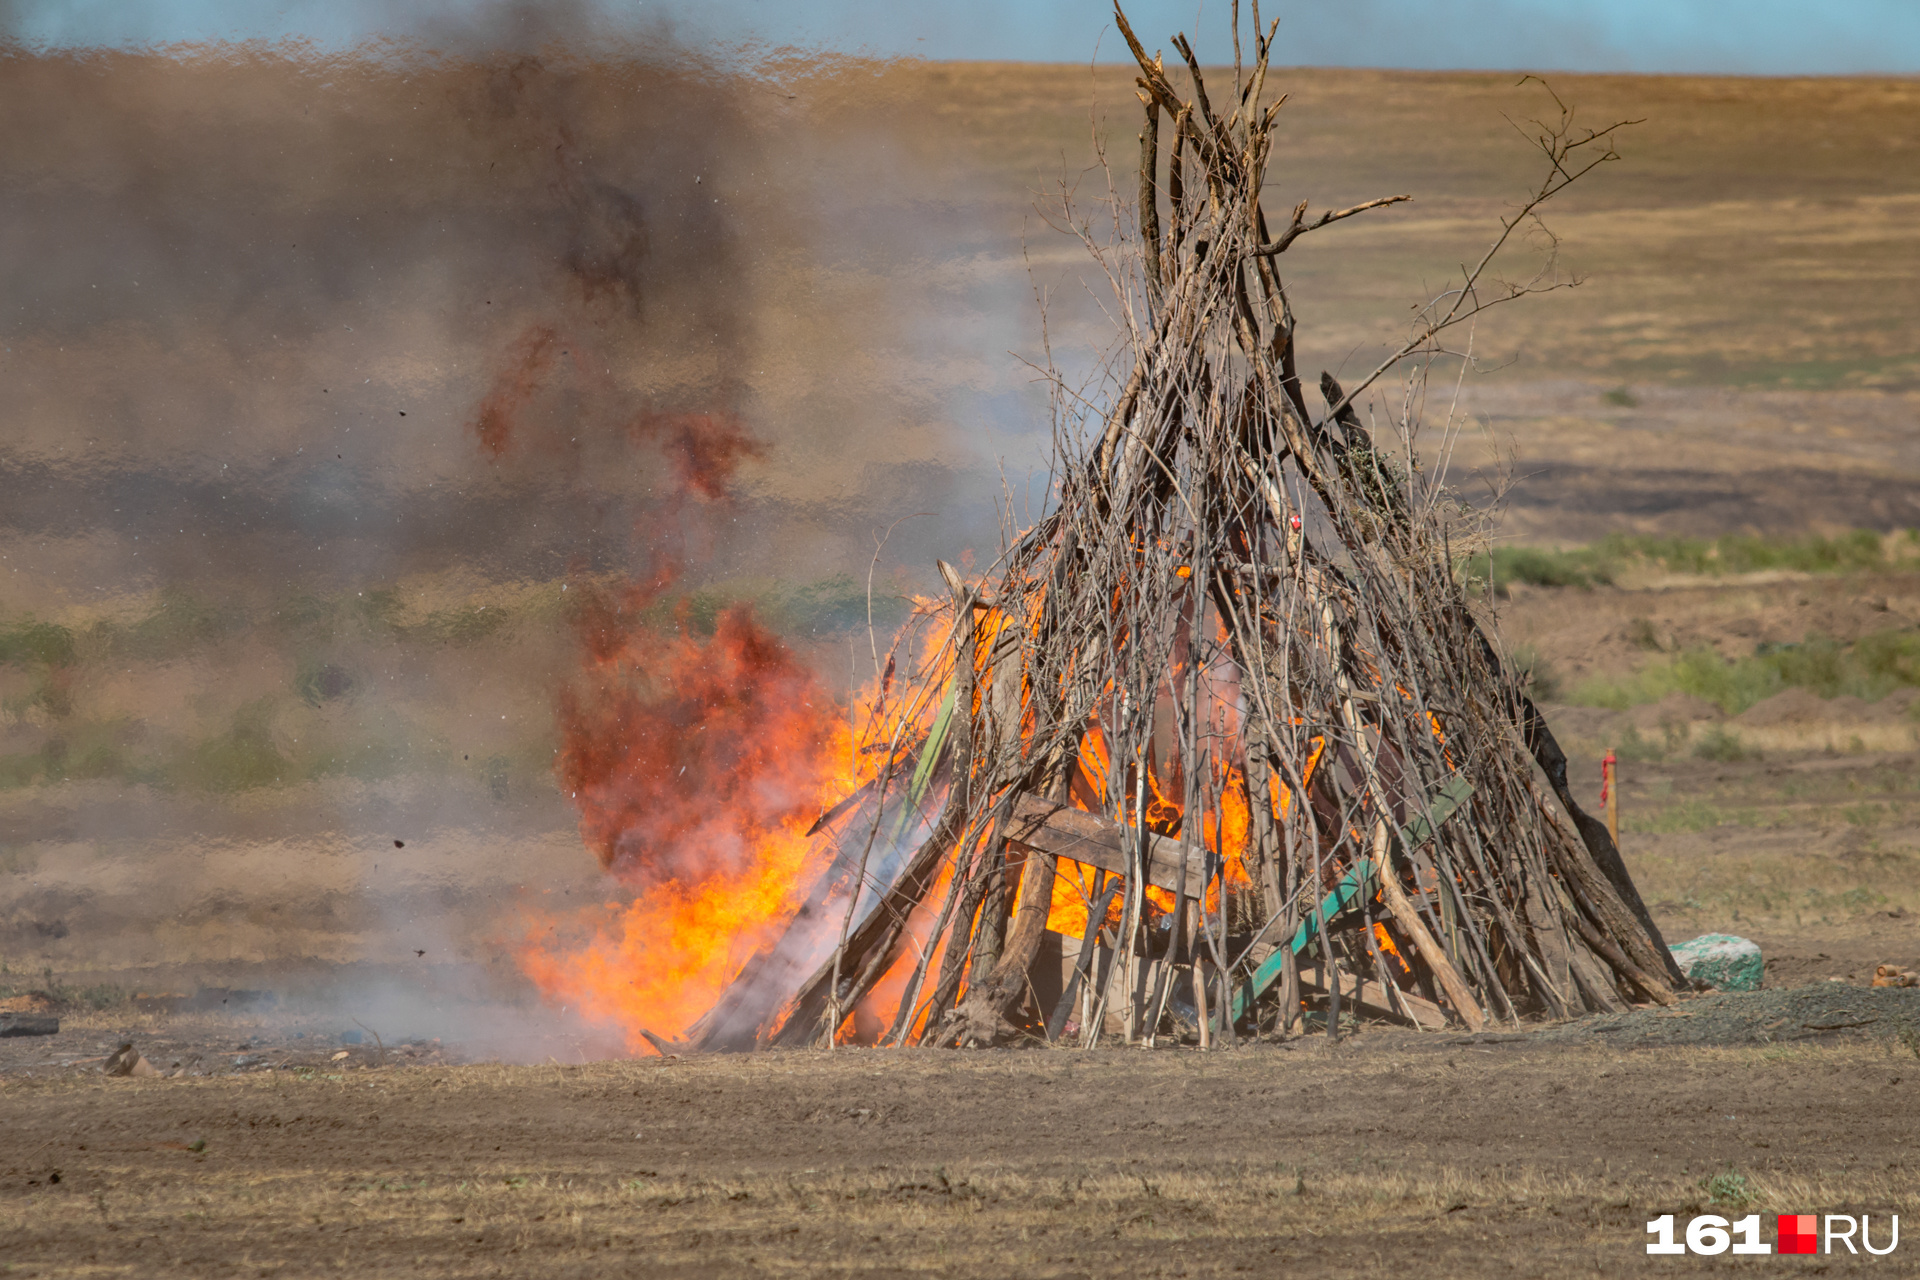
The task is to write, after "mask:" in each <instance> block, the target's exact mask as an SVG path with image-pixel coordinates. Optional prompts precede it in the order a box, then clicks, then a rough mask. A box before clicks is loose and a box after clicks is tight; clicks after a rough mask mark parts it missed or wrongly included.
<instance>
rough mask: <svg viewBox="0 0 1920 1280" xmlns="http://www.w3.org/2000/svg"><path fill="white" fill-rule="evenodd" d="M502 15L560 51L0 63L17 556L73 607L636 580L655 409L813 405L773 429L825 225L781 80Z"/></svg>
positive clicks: (122, 56)
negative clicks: (470, 573) (791, 281)
mask: <svg viewBox="0 0 1920 1280" xmlns="http://www.w3.org/2000/svg"><path fill="white" fill-rule="evenodd" d="M510 16H511V17H512V18H513V22H504V21H503V24H502V26H501V31H503V32H506V33H508V34H510V35H513V36H514V41H513V42H517V43H518V44H519V45H522V46H525V49H531V50H537V51H534V52H529V51H525V50H522V51H509V52H504V53H500V52H494V53H475V52H468V53H464V54H460V55H457V56H456V55H448V54H439V55H434V56H428V55H425V54H417V55H408V56H399V55H395V54H392V52H391V51H388V55H387V56H385V57H383V58H380V59H372V58H366V57H331V58H304V57H301V56H298V55H297V53H295V52H289V51H275V50H271V49H260V48H246V49H212V50H206V51H202V52H200V53H198V54H194V55H192V56H165V57H163V56H158V55H149V54H140V53H104V54H60V55H44V56H40V55H34V54H32V53H29V52H26V51H21V50H18V49H15V50H13V51H11V52H9V53H7V54H5V55H4V57H0V128H3V129H4V132H0V217H4V219H5V220H6V225H7V226H8V227H9V229H10V232H11V234H10V235H9V236H7V237H6V238H5V239H4V241H0V296H3V297H5V298H6V300H7V302H8V306H7V307H6V308H5V310H4V312H3V313H0V346H4V348H5V350H4V351H3V352H0V360H3V361H4V366H0V367H4V371H5V374H6V376H5V378H4V379H0V415H4V416H3V418H0V420H4V421H5V422H6V423H7V430H6V432H5V434H4V437H0V485H5V487H6V491H7V492H8V493H9V494H10V495H12V497H11V500H10V501H9V502H8V503H7V504H5V507H4V509H0V541H4V542H6V543H9V544H14V546H13V548H12V549H13V552H14V558H13V564H12V567H13V568H15V569H19V568H21V567H22V566H23V564H24V565H26V567H27V568H28V570H29V572H30V573H32V574H33V575H34V576H35V577H36V579H38V580H40V581H43V582H51V581H52V580H53V579H56V578H58V579H60V580H61V581H60V582H59V583H58V590H59V594H61V595H63V596H65V597H66V598H69V599H71V598H76V597H78V598H84V597H86V596H87V595H88V594H89V593H101V592H113V591H121V590H126V589H142V588H150V587H152V586H155V585H167V584H170V583H173V584H177V583H192V584H196V585H197V586H199V587H200V588H202V589H231V590H245V589H248V588H250V587H252V588H257V587H259V586H261V585H262V584H284V583H285V582H287V581H289V580H292V579H298V580H300V581H302V582H305V583H308V584H311V585H313V586H315V587H316V588H319V587H326V588H329V589H338V588H340V587H342V586H346V585H352V584H354V583H358V582H361V581H371V580H389V579H392V578H394V577H396V576H399V575H402V574H405V573H409V572H416V571H424V570H432V569H436V568H440V567H445V566H447V565H451V564H461V565H464V566H469V567H479V568H482V569H483V570H484V571H485V572H486V573H487V574H488V576H491V577H500V576H509V577H511V576H532V577H550V576H552V575H554V574H555V573H558V572H560V571H561V570H563V569H564V568H566V567H568V566H570V565H572V566H580V565H586V566H588V567H595V566H598V567H603V568H614V567H619V563H620V561H621V558H622V557H623V556H624V555H625V553H626V551H627V550H628V548H627V547H626V545H625V544H626V541H627V533H626V531H627V530H630V529H631V528H632V527H633V525H634V523H635V520H636V519H637V518H638V516H639V515H640V514H641V513H642V512H643V511H644V509H645V508H646V507H647V506H648V504H649V503H650V502H652V501H653V500H654V495H657V494H658V493H661V492H664V491H665V490H667V489H668V488H670V487H671V486H672V484H673V481H674V479H675V477H673V476H671V475H668V474H666V473H665V470H664V469H665V468H667V467H668V465H669V464H668V463H667V462H666V461H665V460H664V458H663V456H662V452H661V450H659V449H658V448H656V447H655V445H656V444H657V437H658V433H659V430H660V428H658V427H657V426H650V425H648V424H657V423H660V422H665V421H669V420H671V419H672V417H673V415H683V414H688V413H695V414H703V413H719V414H727V415H735V416H739V417H742V418H743V419H749V420H748V421H747V430H748V431H749V432H751V433H752V434H753V435H755V436H756V437H758V438H761V439H763V440H769V441H772V442H774V443H775V444H776V445H781V446H785V447H792V446H793V445H795V444H796V443H799V442H800V437H803V436H805V435H806V434H807V433H808V432H810V431H818V430H821V429H823V424H822V423H820V422H819V421H818V420H817V419H816V420H812V421H809V420H808V418H807V417H805V416H803V417H801V418H799V419H798V420H796V419H795V418H794V417H793V416H791V415H769V414H766V413H764V412H762V413H761V414H760V418H759V420H750V419H752V418H753V412H752V411H753V406H752V405H750V404H749V403H748V401H749V399H750V398H751V396H750V393H749V390H748V386H747V383H748V374H749V373H750V372H752V371H754V370H755V369H756V367H757V366H759V365H764V364H766V363H767V359H766V355H767V352H766V346H765V343H764V342H763V341H762V340H761V338H760V337H759V335H758V334H757V332H756V312H757V310H758V309H759V308H761V307H763V306H764V305H765V304H766V297H765V295H766V293H767V289H768V282H769V281H770V280H779V279H782V278H785V277H789V276H791V273H792V272H793V271H794V270H795V269H796V264H800V265H801V267H804V264H805V263H806V262H807V261H808V260H809V258H810V256H811V255H813V253H814V242H815V241H816V239H818V238H819V237H820V235H821V227H822V225H823V224H824V223H825V222H827V221H830V220H832V219H833V217H834V216H835V212H836V211H835V210H834V209H833V208H832V197H831V196H828V197H827V198H825V199H823V193H821V192H820V191H818V190H815V189H813V188H812V186H811V185H810V184H811V183H813V182H814V181H816V180H817V178H818V176H819V175H818V174H817V173H807V172H804V171H802V172H799V173H798V174H797V177H796V169H797V168H798V166H797V165H796V164H794V163H793V162H790V161H789V160H788V158H787V156H786V154H785V153H786V151H787V149H788V146H787V140H788V139H790V137H791V136H792V134H793V132H794V129H793V128H792V127H789V125H788V124H783V123H782V121H781V119H780V118H779V116H778V112H777V111H774V112H772V113H771V114H770V112H769V108H770V107H777V106H778V100H777V99H776V97H775V96H774V95H772V94H769V93H766V92H764V91H762V89H761V88H760V86H758V85H757V84H754V83H752V82H750V81H747V80H745V79H743V78H742V77H740V76H738V75H735V74H733V73H730V72H727V71H725V70H723V69H722V68H719V67H718V66H716V65H715V64H713V63H711V62H709V61H707V60H704V59H703V58H701V57H699V56H697V55H695V54H693V53H691V52H689V51H687V50H684V49H678V48H674V47H672V46H670V45H668V46H659V45H656V46H651V47H650V48H649V50H648V51H647V52H645V53H643V54H638V53H633V52H632V51H629V52H628V53H627V54H626V55H625V56H623V57H620V58H602V59H597V60H596V59H593V58H583V57H579V56H574V55H569V54H567V53H565V52H564V50H563V49H561V48H560V47H559V46H555V45H553V44H552V42H551V40H550V39H549V37H551V36H552V35H553V33H554V27H553V22H554V20H553V19H551V18H548V19H545V20H543V21H544V22H545V25H544V26H540V25H537V24H536V25H535V26H533V27H531V28H527V29H524V30H523V29H522V28H526V22H525V21H524V20H525V19H526V17H527V15H525V14H518V13H516V14H513V15H510ZM515 24H518V25H515ZM454 36H457V37H458V38H453V37H449V39H448V41H447V43H449V44H452V45H454V46H456V47H462V46H464V47H468V48H470V49H472V48H478V47H480V46H483V45H485V44H487V42H488V40H489V39H491V38H492V36H491V35H490V33H486V32H482V33H479V34H476V33H474V32H471V31H462V32H457V33H454ZM493 42H494V43H495V44H499V43H502V42H503V41H502V40H494V41H493ZM513 42H508V43H513ZM782 128H786V129H787V133H786V134H782V132H781V129H782ZM845 198H846V199H848V200H850V201H852V200H857V197H855V196H852V195H851V194H849V195H848V196H846V197H845ZM820 321H821V322H822V323H826V324H832V323H834V321H833V320H832V318H831V317H821V318H820ZM865 322H866V321H863V323H865ZM849 345H852V344H851V343H850V344H849ZM761 400H762V402H764V401H765V400H766V395H765V393H764V392H763V393H761ZM764 407H765V406H764V403H763V404H762V406H761V408H762V410H764ZM843 446H844V441H843ZM863 461H865V460H864V459H861V458H858V457H850V458H849V459H848V465H849V466H859V465H861V463H862V462H863ZM766 496H767V497H769V498H770V499H772V500H773V501H774V502H775V503H776V504H783V503H784V504H789V505H790V504H791V503H793V502H794V501H802V502H804V497H805V496H804V494H797V493H793V492H786V493H781V492H778V486H777V484H776V485H774V486H773V491H770V492H769V493H768V494H767V495H766ZM909 500H910V499H909ZM923 500H924V498H923ZM903 509H911V508H910V507H906V508H903ZM876 514H877V515H886V516H887V517H888V518H889V519H890V518H891V517H892V515H897V514H900V512H893V513H891V514H889V513H887V512H886V511H884V510H882V511H880V512H877V513H876ZM36 548H38V550H36Z"/></svg>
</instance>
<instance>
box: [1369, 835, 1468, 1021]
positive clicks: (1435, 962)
mask: <svg viewBox="0 0 1920 1280" xmlns="http://www.w3.org/2000/svg"><path fill="white" fill-rule="evenodd" d="M1373 856H1374V858H1375V860H1376V861H1378V862H1379V863H1380V865H1381V872H1380V900H1381V902H1383V903H1384V904H1385V905H1386V908H1387V910H1388V911H1389V912H1390V913H1391V914H1392V916H1393V921H1394V923H1395V924H1397V925H1399V926H1400V929H1401V931H1402V932H1403V933H1405V934H1406V935H1407V936H1408V937H1409V938H1411V939H1413V945H1414V948H1415V949H1416V950H1417V951H1419V952H1420V958H1421V959H1422V960H1425V961H1426V962H1427V968H1429V969H1431V970H1432V971H1433V976H1434V977H1435V978H1436V979H1438V980H1439V982H1440V988H1441V990H1443V991H1445V992H1446V993H1447V1003H1449V1004H1451V1005H1452V1006H1453V1011H1454V1013H1455V1014H1457V1015H1458V1016H1459V1018H1460V1020H1461V1021H1462V1022H1465V1023H1466V1024H1467V1029H1468V1030H1469V1031H1478V1030H1480V1028H1482V1027H1484V1026H1486V1025H1487V1016H1486V1014H1485V1013H1484V1012H1482V1011H1481V1008H1480V1002H1479V1001H1477V1000H1475V999H1474V998H1473V991H1472V990H1471V989H1470V988H1469V987H1468V986H1467V983H1466V979H1464V978H1462V977H1461V976H1460V971H1459V970H1458V969H1456V968H1454V967H1453V961H1451V960H1449V959H1447V953H1446V950H1445V949H1444V948H1443V947H1441V945H1440V943H1439V942H1438V940H1436V939H1435V938H1434V936H1433V933H1432V931H1430V930H1429V929H1428V928H1427V923H1426V921H1424V920H1422V919H1421V918H1420V913H1419V912H1417V911H1415V910H1414V909H1413V904H1412V903H1411V902H1409V901H1407V891H1406V890H1405V889H1402V888H1401V887H1400V874H1399V872H1397V871H1395V870H1394V869H1393V866H1392V865H1391V864H1390V863H1388V862H1387V861H1386V857H1387V824H1386V823H1385V822H1384V821H1383V822H1380V823H1379V824H1377V825H1376V826H1375V827H1374V829H1373Z"/></svg>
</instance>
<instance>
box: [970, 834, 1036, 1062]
mask: <svg viewBox="0 0 1920 1280" xmlns="http://www.w3.org/2000/svg"><path fill="white" fill-rule="evenodd" d="M1054 863H1055V859H1054V855H1053V854H1051V853H1046V852H1044V851H1041V850H1034V851H1033V852H1030V853H1029V854H1028V855H1027V861H1026V866H1025V868H1024V869H1023V870H1022V871H1021V874H1020V896H1019V898H1018V900H1017V901H1016V903H1015V905H1014V910H1013V924H1012V927H1011V928H1009V929H1008V930H1007V933H1006V937H1005V938H1004V940H1003V941H1002V943H1001V947H1000V957H999V960H998V961H997V962H996V963H995V964H994V966H993V971H992V972H991V973H990V974H988V976H987V980H986V981H985V982H982V983H980V984H979V985H978V986H976V987H974V988H972V989H971V990H969V991H968V992H967V998H966V1001H965V1002H964V1003H965V1005H966V1019H967V1024H966V1029H965V1030H964V1031H963V1032H962V1033H961V1036H960V1043H961V1045H962V1047H965V1046H966V1045H968V1044H970V1043H977V1044H990V1043H992V1042H993V1041H994V1040H995V1039H998V1038H999V1037H1000V1036H1001V1035H1002V1034H1003V1032H1005V1031H1008V1030H1011V1028H1009V1027H1007V1026H1006V1023H1005V1015H1006V1011H1007V1009H1008V1008H1009V1007H1010V1006H1011V1005H1012V1004H1013V1002H1014V1001H1016V1000H1018V999H1019V998H1020V996H1021V994H1022V993H1023V992H1024V991H1025V990H1026V986H1027V970H1028V969H1030V968H1032V967H1033V957H1034V955H1035V953H1037V952H1038V951H1039V950H1040V935H1041V934H1043V933H1045V932H1046V928H1047V913H1048V911H1049V909H1050V908H1051V907H1052V905H1053V876H1054Z"/></svg>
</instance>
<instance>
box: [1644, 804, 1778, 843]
mask: <svg viewBox="0 0 1920 1280" xmlns="http://www.w3.org/2000/svg"><path fill="white" fill-rule="evenodd" d="M1620 825H1621V827H1622V828H1623V829H1625V830H1627V831H1636V832H1643V833H1646V834H1650V835H1673V834H1675V833H1677V832H1681V831H1689V832H1698V831H1711V830H1712V829H1713V828H1715V827H1725V826H1741V827H1754V826H1758V825H1760V815H1759V813H1758V812H1757V811H1756V810H1753V809H1734V810H1729V809H1722V808H1720V807H1719V806H1718V805H1713V804H1709V803H1708V802H1706V801H1705V800H1683V801H1681V802H1680V803H1678V804H1671V805H1667V806H1666V807H1664V808H1661V809H1655V810H1654V811H1652V812H1651V813H1647V814H1638V813H1634V812H1632V811H1631V810H1629V811H1628V812H1627V813H1626V814H1623V815H1622V816H1621V819H1620Z"/></svg>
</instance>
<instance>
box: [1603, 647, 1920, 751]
mask: <svg viewBox="0 0 1920 1280" xmlns="http://www.w3.org/2000/svg"><path fill="white" fill-rule="evenodd" d="M1907 685H1920V632H1914V631H1912V630H1905V629H1897V628H1895V629H1889V630H1886V631H1876V632H1874V633H1873V634H1871V635H1867V636H1863V637H1861V638H1860V639H1859V640H1856V641H1854V642H1853V643H1852V644H1843V643H1841V642H1840V641H1837V640H1833V639H1831V638H1828V637H1824V636H1810V637H1808V638H1807V640H1806V641H1804V642H1803V643H1801V644H1795V645H1775V646H1766V645H1763V646H1761V647H1760V648H1759V649H1758V650H1756V651H1755V652H1754V653H1753V654H1752V655H1751V656H1749V657H1745V658H1733V659H1728V658H1722V657H1721V656H1720V655H1719V654H1717V653H1715V652H1713V650H1711V649H1704V648H1702V649H1690V650H1687V651H1686V652H1684V653H1678V654H1675V655H1674V656H1673V657H1672V658H1670V659H1668V660H1667V661H1664V662H1654V663H1651V664H1649V665H1647V666H1645V667H1642V668H1641V669H1640V670H1639V671H1636V672H1634V673H1633V674H1632V675H1630V676H1626V677H1604V676H1603V677H1595V678H1592V679H1589V680H1586V681H1583V682H1582V683H1581V684H1579V685H1578V686H1576V687H1575V688H1574V689H1573V690H1572V691H1571V694H1570V696H1571V698H1572V700H1573V701H1574V702H1576V703H1580V704H1582V705H1584V706H1589V707H1609V708H1612V709H1613V710H1615V711H1624V710H1625V709H1626V708H1628V707H1632V706H1638V705H1641V704H1643V703H1648V702H1658V701H1659V700H1660V699H1662V698H1664V697H1666V696H1667V695H1668V694H1670V693H1676V692H1677V693H1686V694H1692V695H1694V696H1696V697H1700V698H1705V699H1706V700H1707V701H1709V702H1713V703H1717V704H1718V705H1719V707H1720V709H1721V710H1722V711H1724V712H1726V713H1727V714H1728V715H1738V714H1740V713H1741V712H1742V711H1745V710H1746V709H1747V708H1748V707H1751V706H1752V705H1753V704H1754V703H1756V702H1760V701H1762V700H1764V699H1766V698H1771V697H1772V696H1773V695H1774V694H1776V693H1779V692H1781V691H1782V690H1784V689H1788V688H1799V689H1806V690H1809V691H1810V692H1812V693H1814V694H1816V695H1818V696H1819V697H1822V698H1837V697H1840V696H1841V695H1843V694H1845V695H1849V696H1851V697H1856V698H1864V699H1866V700H1867V701H1869V702H1877V701H1878V700H1880V699H1881V698H1884V697H1886V696H1887V695H1888V694H1890V693H1892V692H1893V691H1894V690H1896V689H1899V688H1902V687H1904V686H1907ZM1728 758H1740V757H1728Z"/></svg>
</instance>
